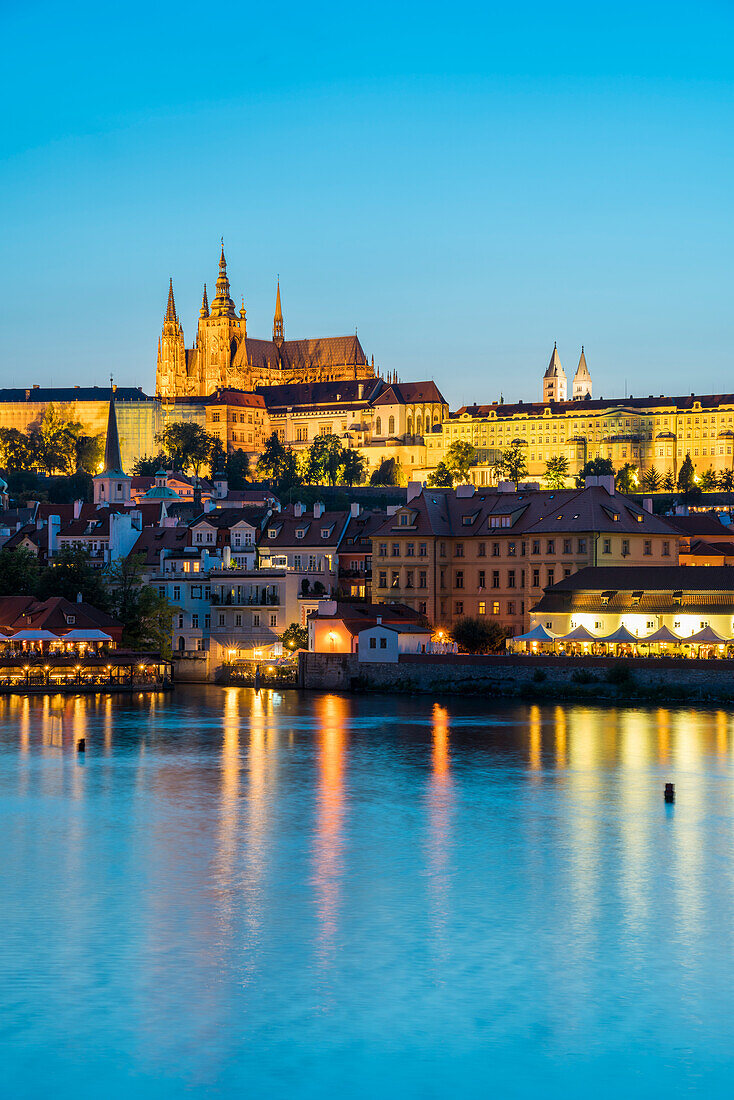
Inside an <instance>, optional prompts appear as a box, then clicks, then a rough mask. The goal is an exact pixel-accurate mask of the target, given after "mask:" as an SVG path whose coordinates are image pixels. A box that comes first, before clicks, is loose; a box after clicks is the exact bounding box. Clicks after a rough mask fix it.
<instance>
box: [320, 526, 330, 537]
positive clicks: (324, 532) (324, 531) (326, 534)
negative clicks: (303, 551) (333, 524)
mask: <svg viewBox="0 0 734 1100" xmlns="http://www.w3.org/2000/svg"><path fill="white" fill-rule="evenodd" d="M330 532H331V528H330V527H322V528H321V538H322V539H328V537H329V534H330Z"/></svg>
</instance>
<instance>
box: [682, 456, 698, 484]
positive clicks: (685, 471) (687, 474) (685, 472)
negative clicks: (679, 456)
mask: <svg viewBox="0 0 734 1100" xmlns="http://www.w3.org/2000/svg"><path fill="white" fill-rule="evenodd" d="M695 484H696V482H695V470H694V467H693V463H692V462H691V456H690V453H688V454H686V457H685V458H684V460H683V463H682V465H681V468H680V470H679V471H678V488H679V489H680V490H681V492H684V493H687V492H690V490H691V489H692V488H693V487H694V486H695Z"/></svg>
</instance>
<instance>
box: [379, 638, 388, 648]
mask: <svg viewBox="0 0 734 1100" xmlns="http://www.w3.org/2000/svg"><path fill="white" fill-rule="evenodd" d="M380 649H387V638H380Z"/></svg>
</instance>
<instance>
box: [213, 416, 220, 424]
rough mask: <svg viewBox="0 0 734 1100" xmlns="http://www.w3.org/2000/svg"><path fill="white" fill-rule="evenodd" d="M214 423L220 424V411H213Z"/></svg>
mask: <svg viewBox="0 0 734 1100" xmlns="http://www.w3.org/2000/svg"><path fill="white" fill-rule="evenodd" d="M212 423H213V424H218V423H219V413H212Z"/></svg>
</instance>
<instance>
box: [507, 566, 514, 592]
mask: <svg viewBox="0 0 734 1100" xmlns="http://www.w3.org/2000/svg"><path fill="white" fill-rule="evenodd" d="M507 587H508V588H514V587H515V570H514V569H508V570H507Z"/></svg>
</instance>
